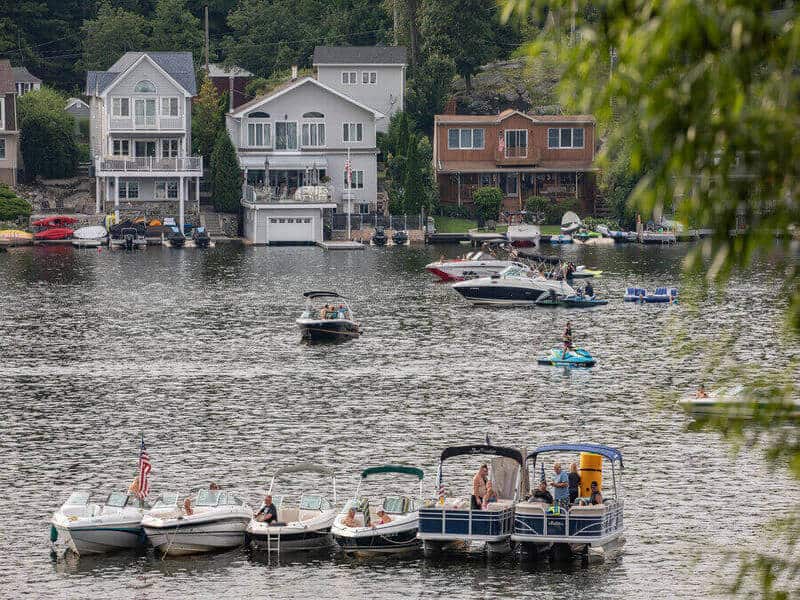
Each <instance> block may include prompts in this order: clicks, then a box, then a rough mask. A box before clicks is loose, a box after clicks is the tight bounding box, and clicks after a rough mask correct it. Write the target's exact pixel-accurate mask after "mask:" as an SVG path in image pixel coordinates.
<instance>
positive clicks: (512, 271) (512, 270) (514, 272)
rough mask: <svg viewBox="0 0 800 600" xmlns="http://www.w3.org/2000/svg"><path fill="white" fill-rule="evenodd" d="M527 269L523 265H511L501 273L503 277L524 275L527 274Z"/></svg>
mask: <svg viewBox="0 0 800 600" xmlns="http://www.w3.org/2000/svg"><path fill="white" fill-rule="evenodd" d="M525 274H526V273H525V269H524V268H523V266H522V265H517V264H514V265H509V266H507V267H506V268H505V269H503V270H502V271H500V275H502V276H503V277H523V276H524V275H525Z"/></svg>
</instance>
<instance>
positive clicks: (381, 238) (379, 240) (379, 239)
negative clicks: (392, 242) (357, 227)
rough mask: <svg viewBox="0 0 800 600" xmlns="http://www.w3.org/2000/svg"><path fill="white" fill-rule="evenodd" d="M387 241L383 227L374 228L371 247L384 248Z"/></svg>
mask: <svg viewBox="0 0 800 600" xmlns="http://www.w3.org/2000/svg"><path fill="white" fill-rule="evenodd" d="M387 241H389V237H388V236H387V235H386V231H385V230H384V229H383V227H380V226H378V227H376V228H375V233H374V234H372V243H373V245H375V246H385V245H386V242H387Z"/></svg>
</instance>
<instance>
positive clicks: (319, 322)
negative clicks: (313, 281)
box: [295, 291, 361, 342]
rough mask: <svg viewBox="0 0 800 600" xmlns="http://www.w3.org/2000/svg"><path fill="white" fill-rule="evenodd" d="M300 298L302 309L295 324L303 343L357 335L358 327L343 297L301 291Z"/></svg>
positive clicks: (342, 338) (334, 294)
mask: <svg viewBox="0 0 800 600" xmlns="http://www.w3.org/2000/svg"><path fill="white" fill-rule="evenodd" d="M303 297H304V298H305V299H306V307H305V309H304V310H303V313H302V314H301V315H300V318H299V319H297V320H296V321H295V322H296V323H297V326H298V327H299V328H300V333H301V335H302V338H303V339H304V340H307V341H310V342H325V341H343V340H349V339H352V338H356V337H358V336H359V335H361V326H360V325H359V324H358V321H356V320H355V315H353V310H352V309H351V308H350V305H349V304H348V303H347V298H345V297H344V296H342V295H340V294H337V293H336V292H326V291H310V292H304V293H303ZM323 300H324V303H323V302H321V301H323ZM337 304H338V306H336V305H337Z"/></svg>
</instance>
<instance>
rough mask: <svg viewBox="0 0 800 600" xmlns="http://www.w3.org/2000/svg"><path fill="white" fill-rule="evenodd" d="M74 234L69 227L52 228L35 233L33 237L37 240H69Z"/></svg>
mask: <svg viewBox="0 0 800 600" xmlns="http://www.w3.org/2000/svg"><path fill="white" fill-rule="evenodd" d="M72 233H73V232H72V229H70V228H69V227H52V228H51V229H45V230H44V231H40V232H39V233H35V234H34V235H33V237H34V238H35V239H37V240H67V239H69V238H71V237H72Z"/></svg>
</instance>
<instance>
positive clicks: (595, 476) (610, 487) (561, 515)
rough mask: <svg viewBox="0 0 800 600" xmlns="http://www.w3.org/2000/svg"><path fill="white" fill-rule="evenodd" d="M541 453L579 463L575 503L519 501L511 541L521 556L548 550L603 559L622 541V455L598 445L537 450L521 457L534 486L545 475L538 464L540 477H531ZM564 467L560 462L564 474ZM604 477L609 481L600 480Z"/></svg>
mask: <svg viewBox="0 0 800 600" xmlns="http://www.w3.org/2000/svg"><path fill="white" fill-rule="evenodd" d="M545 453H554V454H558V455H559V456H560V457H563V458H564V459H567V456H568V455H570V454H572V455H575V454H578V457H579V461H574V462H579V464H580V471H579V475H580V478H581V480H580V488H579V494H578V498H576V499H575V501H574V502H573V503H572V504H571V505H569V507H568V508H566V509H565V508H562V507H559V506H557V505H551V504H548V503H545V502H542V501H540V500H538V499H536V498H535V497H534V496H531V497H530V498H528V499H527V500H525V501H521V502H519V503H518V504H517V506H516V512H515V517H514V532H513V534H512V536H511V539H512V540H513V541H514V542H516V543H517V544H518V545H519V546H520V549H521V551H522V552H523V553H526V554H536V553H539V552H542V551H549V550H552V551H554V553H555V555H556V556H561V557H572V556H576V555H577V556H584V557H585V556H589V555H590V554H599V555H602V556H605V555H607V554H610V553H611V552H612V551H615V550H617V549H618V548H619V547H620V546H621V544H622V543H623V542H624V540H623V538H622V535H623V531H624V528H623V518H622V517H623V500H622V453H621V452H620V451H619V450H617V449H616V448H611V447H609V446H602V445H599V444H552V445H547V446H541V447H539V448H537V449H536V450H534V451H533V452H531V453H530V454H528V456H527V457H526V458H525V467H524V468H525V469H527V470H528V473H530V475H531V478H532V479H534V480H536V481H541V480H543V479H544V476H545V471H544V463H543V462H540V467H541V476H540V477H537V473H536V462H537V459H538V458H539V456H540V455H541V454H545ZM565 455H566V456H565ZM604 461H605V462H604ZM569 462H573V461H570V460H565V461H564V462H563V463H562V465H563V468H564V470H565V471H566V470H567V468H566V467H567V464H568V463H569ZM604 467H605V468H604ZM526 474H527V473H526ZM609 477H610V479H611V481H610V482H609V481H605V479H606V478H609ZM592 482H594V483H596V485H597V491H598V492H599V493H600V496H596V495H593V494H592V491H591V490H592V487H591V484H592ZM592 502H595V503H594V504H593V503H592Z"/></svg>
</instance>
